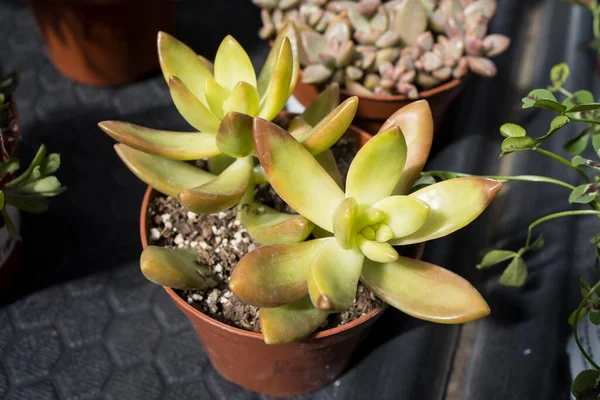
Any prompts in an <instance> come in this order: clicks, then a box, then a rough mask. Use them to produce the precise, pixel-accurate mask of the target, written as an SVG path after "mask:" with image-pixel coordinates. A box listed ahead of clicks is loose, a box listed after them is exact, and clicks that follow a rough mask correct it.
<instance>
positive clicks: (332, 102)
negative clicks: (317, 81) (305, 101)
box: [300, 82, 340, 127]
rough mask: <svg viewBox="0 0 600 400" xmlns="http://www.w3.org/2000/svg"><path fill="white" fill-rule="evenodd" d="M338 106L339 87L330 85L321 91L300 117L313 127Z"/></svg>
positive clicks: (333, 84) (335, 84) (334, 84)
mask: <svg viewBox="0 0 600 400" xmlns="http://www.w3.org/2000/svg"><path fill="white" fill-rule="evenodd" d="M338 104H340V86H339V85H338V84H337V83H335V82H334V83H332V84H331V85H329V86H327V88H326V89H325V90H323V91H322V92H321V93H320V94H319V96H317V98H316V99H315V100H313V102H312V103H310V104H309V105H308V107H306V109H305V110H304V112H303V113H302V114H301V115H300V117H301V118H302V120H304V121H306V122H307V123H308V124H309V125H310V126H312V127H314V126H317V124H318V123H319V122H320V121H321V120H322V119H323V118H325V117H326V116H327V115H328V114H329V113H331V112H332V111H333V110H335V108H336V107H337V106H338Z"/></svg>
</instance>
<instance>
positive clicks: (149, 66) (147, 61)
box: [28, 0, 176, 86]
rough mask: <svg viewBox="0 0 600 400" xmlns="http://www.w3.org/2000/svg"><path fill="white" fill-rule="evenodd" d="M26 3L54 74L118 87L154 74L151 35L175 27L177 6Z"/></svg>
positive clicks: (63, 0) (138, 0) (142, 0)
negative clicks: (55, 70) (59, 73)
mask: <svg viewBox="0 0 600 400" xmlns="http://www.w3.org/2000/svg"><path fill="white" fill-rule="evenodd" d="M28 3H29V7H30V9H31V11H32V13H33V15H34V17H35V19H36V21H37V24H38V28H39V31H40V33H41V35H42V37H43V39H44V43H45V44H46V48H47V50H48V53H49V54H50V58H51V59H52V63H53V64H54V66H55V67H56V69H58V70H59V71H60V72H61V73H62V74H63V75H65V76H67V77H68V78H70V79H72V80H74V81H76V82H79V83H83V84H86V85H91V86H114V85H121V84H124V83H128V82H131V81H133V80H135V79H136V78H139V77H140V76H142V75H144V74H147V73H149V72H151V71H153V70H154V69H156V68H157V67H158V54H157V50H156V34H157V32H158V31H160V30H163V31H166V32H173V30H174V26H175V3H176V0H28Z"/></svg>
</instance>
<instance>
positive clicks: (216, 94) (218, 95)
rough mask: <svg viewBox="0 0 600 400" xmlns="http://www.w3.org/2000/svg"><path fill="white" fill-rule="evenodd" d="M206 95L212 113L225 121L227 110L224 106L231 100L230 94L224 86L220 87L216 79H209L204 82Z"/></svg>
mask: <svg viewBox="0 0 600 400" xmlns="http://www.w3.org/2000/svg"><path fill="white" fill-rule="evenodd" d="M204 84H205V89H204V92H205V93H206V102H207V103H208V106H209V107H210V110H211V111H212V113H213V114H214V115H215V116H216V117H217V118H218V119H223V117H224V116H225V110H224V109H223V105H224V104H225V101H226V100H227V99H228V98H229V95H230V92H229V91H228V90H227V89H225V88H224V87H223V86H221V85H219V84H218V83H217V81H216V80H214V79H207V80H206V81H204Z"/></svg>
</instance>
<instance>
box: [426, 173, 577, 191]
mask: <svg viewBox="0 0 600 400" xmlns="http://www.w3.org/2000/svg"><path fill="white" fill-rule="evenodd" d="M441 173H443V172H442V171H430V172H427V174H429V175H433V176H435V175H439V174H441ZM450 173H451V174H454V175H456V176H458V177H469V176H478V177H481V178H489V179H495V180H497V181H500V182H510V181H516V182H536V183H552V184H554V185H558V186H563V187H566V188H567V189H571V190H573V189H575V186H573V185H570V184H568V183H567V182H563V181H561V180H558V179H554V178H548V177H547V176H540V175H516V176H500V175H470V174H463V173H461V172H450Z"/></svg>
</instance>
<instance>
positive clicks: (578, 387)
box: [571, 369, 600, 400]
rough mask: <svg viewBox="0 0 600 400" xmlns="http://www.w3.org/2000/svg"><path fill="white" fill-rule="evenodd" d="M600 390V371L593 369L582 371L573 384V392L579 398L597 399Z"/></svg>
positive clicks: (586, 399) (580, 399) (583, 399)
mask: <svg viewBox="0 0 600 400" xmlns="http://www.w3.org/2000/svg"><path fill="white" fill-rule="evenodd" d="M599 390H600V371H598V370H592V369H588V370H585V371H581V372H580V373H579V374H578V375H577V376H576V377H575V380H574V381H573V385H572V386H571V393H573V396H575V398H576V399H577V400H592V399H595V398H597V397H598V396H597V393H598V391H599Z"/></svg>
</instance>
